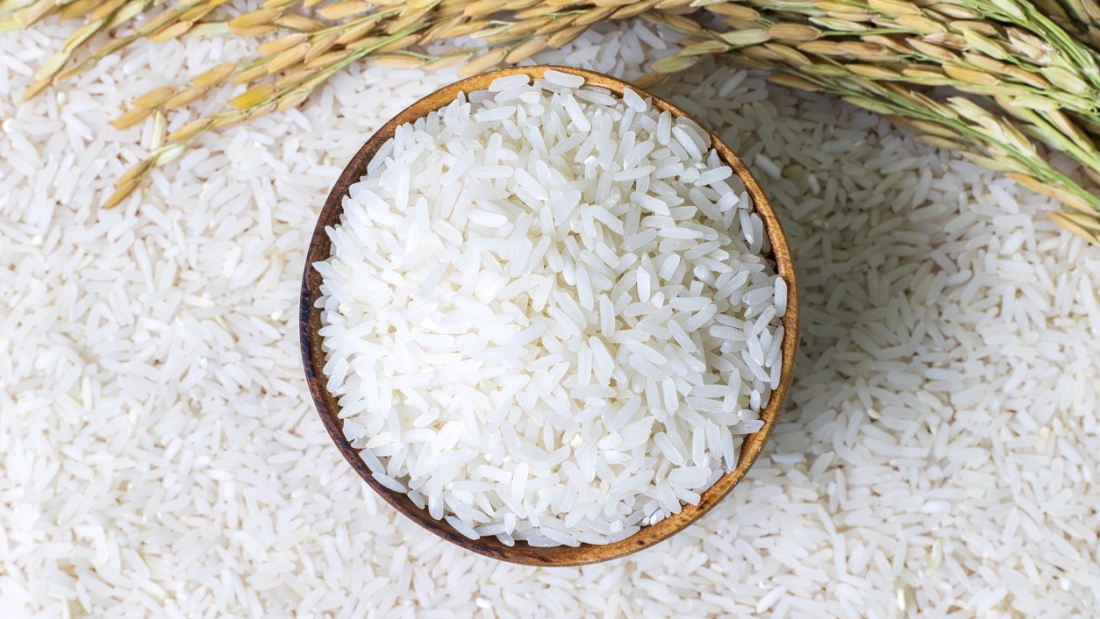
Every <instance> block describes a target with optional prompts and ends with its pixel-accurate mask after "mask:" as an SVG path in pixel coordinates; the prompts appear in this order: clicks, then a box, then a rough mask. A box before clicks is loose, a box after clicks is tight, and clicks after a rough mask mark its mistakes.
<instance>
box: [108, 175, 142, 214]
mask: <svg viewBox="0 0 1100 619" xmlns="http://www.w3.org/2000/svg"><path fill="white" fill-rule="evenodd" d="M139 183H141V179H140V178H135V179H132V180H129V181H126V182H125V183H123V184H122V185H119V187H118V189H116V190H115V191H114V193H112V194H111V195H110V197H108V198H107V200H106V201H104V202H103V208H114V207H116V206H118V205H119V204H121V203H122V201H123V200H125V199H126V198H129V197H130V194H132V193H134V190H135V189H137V188H138V184H139Z"/></svg>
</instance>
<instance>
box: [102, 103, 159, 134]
mask: <svg viewBox="0 0 1100 619" xmlns="http://www.w3.org/2000/svg"><path fill="white" fill-rule="evenodd" d="M152 113H153V110H151V109H149V108H144V107H135V108H132V109H130V110H128V111H127V112H125V113H124V114H122V115H121V116H119V117H118V118H116V119H114V120H112V121H111V126H112V127H114V128H115V129H120V130H121V129H128V128H130V127H133V126H134V125H136V124H138V123H140V122H141V121H143V120H145V119H146V118H149V115H150V114H152Z"/></svg>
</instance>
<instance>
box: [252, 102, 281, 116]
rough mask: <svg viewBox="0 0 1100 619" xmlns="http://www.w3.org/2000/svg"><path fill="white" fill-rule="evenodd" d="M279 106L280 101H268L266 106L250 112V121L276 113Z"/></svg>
mask: <svg viewBox="0 0 1100 619" xmlns="http://www.w3.org/2000/svg"><path fill="white" fill-rule="evenodd" d="M278 105H279V102H278V101H268V102H267V103H265V104H263V105H261V106H260V107H258V108H256V109H254V110H252V111H251V112H249V113H248V119H249V120H252V119H253V118H259V117H261V116H266V115H268V114H270V113H272V112H274V111H275V109H276V108H277V107H278Z"/></svg>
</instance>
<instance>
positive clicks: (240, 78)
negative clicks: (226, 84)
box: [233, 64, 268, 84]
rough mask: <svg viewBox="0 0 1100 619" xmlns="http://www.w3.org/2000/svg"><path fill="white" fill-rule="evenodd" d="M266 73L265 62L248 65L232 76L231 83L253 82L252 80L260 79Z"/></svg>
mask: <svg viewBox="0 0 1100 619" xmlns="http://www.w3.org/2000/svg"><path fill="white" fill-rule="evenodd" d="M267 74H268V71H267V65H266V64H258V65H256V66H253V67H248V68H247V69H245V70H244V71H241V72H240V73H238V74H237V75H236V76H235V77H234V78H233V83H234V84H248V83H249V82H254V81H256V80H258V79H260V78H261V77H264V76H266V75H267Z"/></svg>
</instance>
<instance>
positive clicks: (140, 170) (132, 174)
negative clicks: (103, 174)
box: [115, 159, 152, 187]
mask: <svg viewBox="0 0 1100 619" xmlns="http://www.w3.org/2000/svg"><path fill="white" fill-rule="evenodd" d="M150 164H152V162H151V161H149V160H148V159H142V160H141V161H139V162H137V163H135V164H134V165H132V166H130V167H129V168H128V169H127V170H126V171H125V172H123V173H122V176H120V177H118V180H116V181H115V187H121V186H122V185H125V184H126V183H129V182H130V181H132V180H134V179H137V178H141V177H142V176H144V175H145V171H146V170H148V169H149V166H150Z"/></svg>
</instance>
